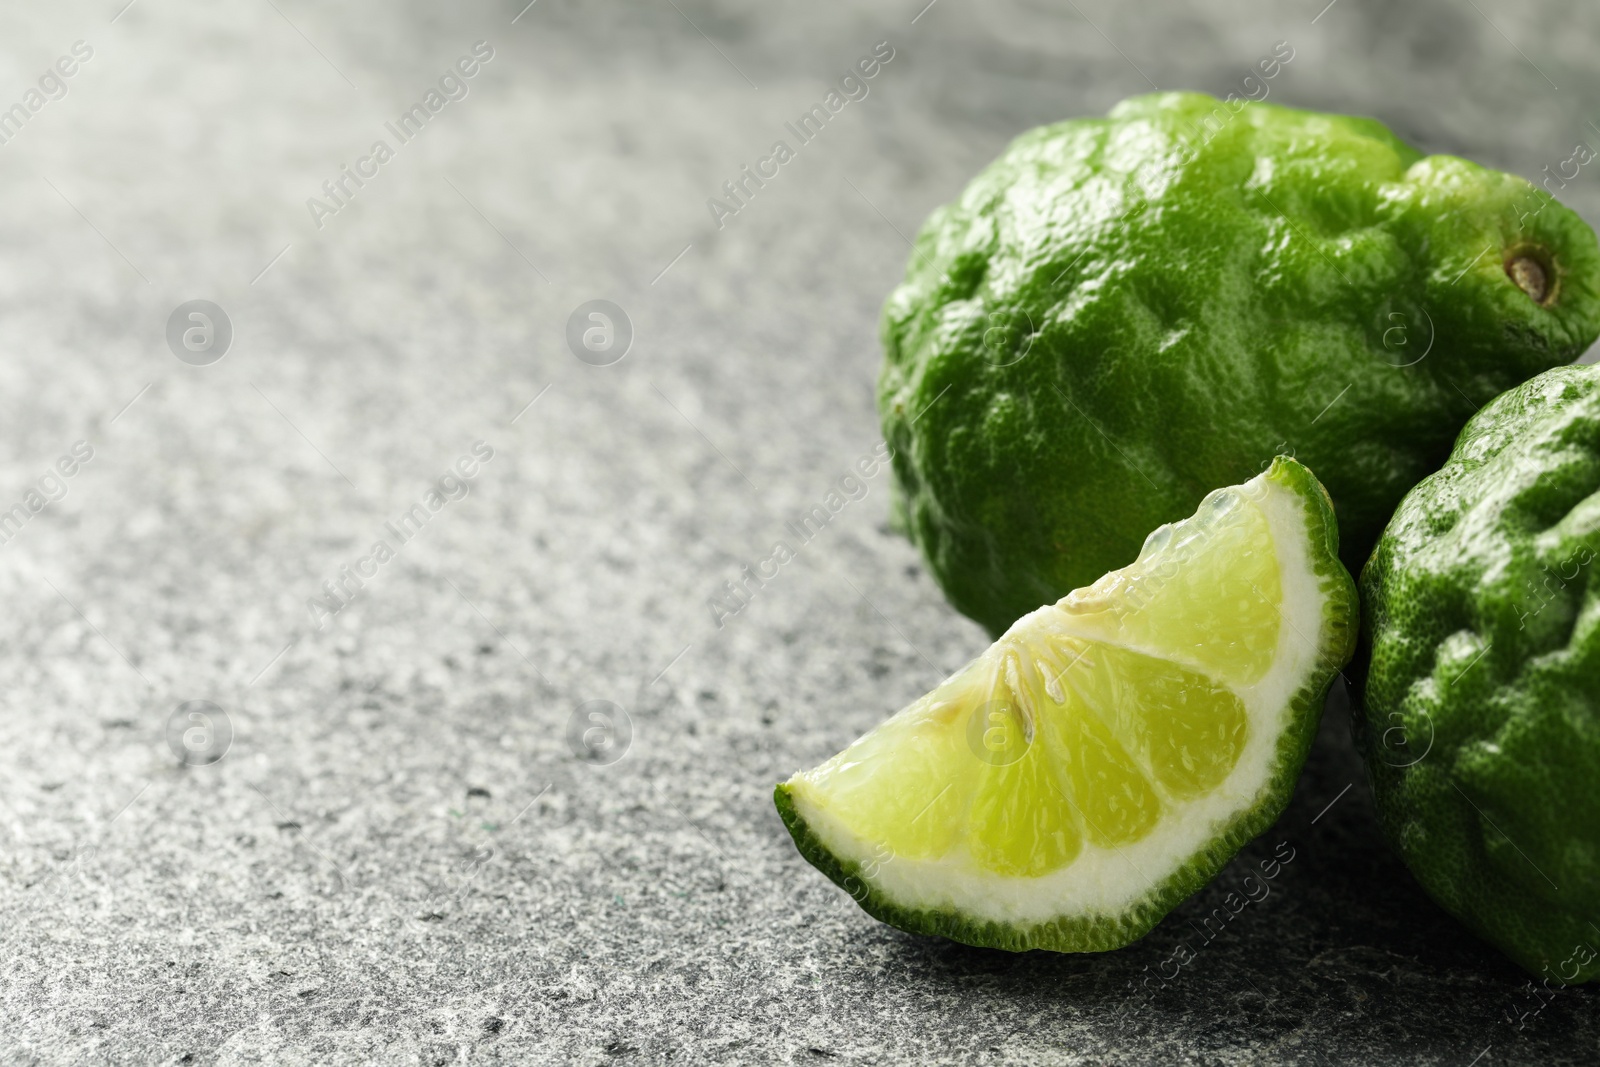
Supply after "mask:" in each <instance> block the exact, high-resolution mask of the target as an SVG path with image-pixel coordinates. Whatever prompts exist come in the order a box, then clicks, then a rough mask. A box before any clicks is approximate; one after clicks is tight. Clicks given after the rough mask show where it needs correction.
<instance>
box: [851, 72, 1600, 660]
mask: <svg viewBox="0 0 1600 1067" xmlns="http://www.w3.org/2000/svg"><path fill="white" fill-rule="evenodd" d="M1519 257H1520V258H1524V259H1527V260H1528V261H1531V262H1537V263H1538V264H1540V268H1539V270H1540V273H1541V274H1542V275H1544V276H1545V278H1546V282H1547V288H1548V292H1547V293H1545V294H1544V299H1543V300H1542V301H1536V300H1535V299H1533V298H1531V297H1530V296H1529V294H1528V293H1527V292H1525V291H1524V290H1523V289H1522V288H1519V286H1518V285H1517V284H1516V283H1515V282H1514V280H1513V278H1512V277H1511V275H1510V274H1509V273H1508V267H1510V266H1512V265H1513V264H1515V263H1517V262H1518V261H1519ZM1597 333H1600V248H1597V246H1596V242H1595V236H1594V233H1593V232H1592V231H1591V230H1590V229H1589V227H1588V226H1587V225H1586V224H1585V223H1584V222H1583V220H1582V219H1580V218H1579V217H1578V216H1577V215H1576V214H1575V213H1573V212H1572V211H1571V210H1569V209H1568V208H1566V207H1564V206H1562V205H1561V204H1560V203H1559V202H1557V201H1555V200H1554V199H1553V198H1552V197H1551V196H1550V194H1549V193H1547V192H1546V191H1544V190H1543V189H1541V188H1539V187H1537V186H1534V185H1533V184H1531V183H1529V182H1528V181H1526V180H1525V179H1523V178H1521V177H1518V176H1516V175H1512V174H1505V173H1501V172H1498V171H1494V170H1489V169H1486V168H1484V167H1480V166H1478V165H1476V164H1473V163H1470V162H1468V161H1466V160H1462V159H1457V158H1454V157H1450V156H1428V157H1424V156H1422V155H1421V153H1419V152H1417V151H1416V150H1415V149H1413V148H1411V147H1410V146H1409V145H1406V144H1405V143H1404V142H1402V141H1401V140H1399V139H1398V138H1397V137H1395V136H1394V135H1393V134H1392V133H1391V132H1390V131H1389V130H1387V129H1386V128H1384V127H1383V126H1382V125H1381V124H1379V123H1377V122H1375V121H1372V120H1370V119H1361V118H1350V117H1345V116H1338V115H1323V114H1317V113H1314V112H1307V111H1299V110H1294V109H1290V108H1282V107H1277V106H1274V105H1268V104H1255V103H1238V102H1235V103H1233V104H1225V103H1223V102H1221V101H1218V100H1216V99H1214V98H1212V97H1209V96H1205V95H1203V94H1198V93H1165V94H1159V95H1151V96H1141V97H1136V98H1133V99H1130V100H1127V101H1125V102H1123V103H1122V104H1119V105H1118V106H1117V107H1116V108H1114V109H1113V110H1112V111H1111V113H1110V114H1109V115H1108V116H1107V117H1105V118H1086V119H1074V120H1071V121H1068V122H1061V123H1057V124H1055V125H1051V126H1045V127H1041V128H1039V129H1036V130H1033V131H1031V132H1029V133H1026V134H1024V135H1022V136H1021V137H1019V138H1018V139H1017V140H1016V141H1015V142H1014V143H1013V144H1012V145H1011V146H1010V147H1009V148H1008V149H1007V150H1006V151H1005V153H1004V154H1003V155H1002V156H1001V157H1000V158H999V159H998V160H996V161H995V162H994V163H993V164H991V165H990V166H989V167H988V168H986V169H985V170H984V171H983V172H982V173H981V174H979V175H978V176H977V177H976V178H974V179H973V181H972V183H971V184H970V185H969V186H968V187H967V189H966V190H965V191H964V192H963V193H962V194H961V196H960V197H959V198H958V199H957V200H956V201H955V202H953V203H951V204H948V205H946V206H944V207H941V208H939V209H938V210H937V211H935V212H934V213H933V214H932V215H931V216H930V217H929V219H928V220H927V222H926V223H925V224H924V225H923V227H922V230H921V232H920V233H919V235H918V237H917V241H916V248H915V250H914V252H913V253H912V255H911V256H910V258H909V260H908V265H907V270H906V277H905V280H904V282H903V283H902V284H901V285H900V286H899V288H897V289H896V290H895V291H894V293H893V294H892V295H891V296H890V297H889V299H888V300H887V302H886V303H885V305H884V310H883V319H882V336H883V345H884V365H883V370H882V374H881V376H880V379H879V383H878V407H879V412H880V414H881V416H882V420H883V428H884V437H885V439H886V440H887V441H888V442H889V444H890V445H891V446H892V448H893V450H894V457H895V458H894V470H895V476H896V483H897V487H898V488H897V492H898V493H899V497H898V501H897V508H896V510H897V513H898V518H897V521H898V522H899V523H900V524H901V525H903V526H904V527H905V528H906V530H907V531H908V532H909V533H910V535H911V536H912V538H913V539H914V540H915V541H916V542H917V543H918V545H919V546H920V547H921V549H922V551H923V554H924V556H925V557H926V559H927V561H928V566H929V569H930V571H931V572H932V573H933V575H934V576H935V577H936V578H937V579H938V581H939V582H940V584H941V586H942V587H943V588H944V591H945V593H946V595H947V596H948V597H949V598H950V601H951V603H952V604H953V605H955V607H956V608H957V609H959V610H960V611H962V612H964V613H966V614H968V615H970V616H972V617H973V618H974V619H976V620H977V621H978V622H980V623H982V624H983V625H984V626H986V627H987V628H988V629H989V631H990V633H991V634H995V635H998V634H999V633H1000V632H1001V631H1002V630H1004V629H1005V628H1006V627H1007V626H1008V625H1010V624H1011V622H1012V621H1013V620H1015V619H1016V618H1018V617H1020V616H1021V615H1023V614H1024V613H1026V612H1028V611H1031V610H1033V609H1034V608H1035V607H1037V606H1038V605H1040V604H1044V603H1049V602H1052V601H1054V600H1056V599H1057V598H1059V597H1060V596H1062V595H1063V594H1065V593H1066V592H1067V591H1068V590H1070V589H1074V588H1077V587H1080V586H1084V585H1087V584H1089V583H1090V582H1092V581H1094V580H1095V579H1096V578H1098V577H1099V576H1100V575H1101V574H1103V573H1105V572H1106V571H1108V570H1111V569H1113V568H1116V567H1121V566H1124V565H1126V564H1127V563H1128V562H1129V561H1130V560H1132V559H1133V557H1134V556H1135V555H1136V554H1137V552H1138V550H1139V546H1140V543H1141V541H1142V540H1143V538H1144V535H1145V534H1146V533H1147V532H1149V531H1150V530H1152V529H1154V528H1155V527H1156V526H1158V525H1160V524H1161V523H1164V522H1171V521H1174V520H1176V519H1179V518H1181V517H1182V516H1184V515H1187V514H1189V513H1191V512H1192V511H1193V510H1194V508H1195V505H1196V504H1198V503H1199V501H1200V499H1201V498H1202V497H1203V496H1204V495H1205V494H1206V493H1207V492H1209V491H1210V490H1211V489H1213V488H1215V487H1216V486H1219V485H1231V484H1236V483H1238V482H1242V481H1244V480H1245V479H1246V478H1249V477H1251V476H1252V475H1254V474H1255V473H1256V472H1258V471H1259V470H1261V469H1262V465H1263V464H1264V463H1265V462H1266V461H1267V460H1269V459H1271V457H1273V456H1275V455H1277V454H1279V453H1288V454H1291V455H1294V456H1296V457H1297V458H1299V459H1300V460H1301V461H1302V462H1304V463H1305V464H1306V465H1307V466H1309V467H1310V468H1311V469H1312V470H1314V471H1316V472H1317V475H1318V477H1319V478H1320V479H1321V480H1322V482H1323V484H1324V485H1326V487H1327V489H1328V491H1329V493H1330V494H1331V495H1332V498H1333V501H1334V504H1335V506H1336V508H1337V509H1338V522H1339V530H1340V540H1341V545H1342V548H1343V551H1344V559H1345V562H1346V564H1347V565H1348V566H1349V567H1350V568H1351V569H1352V570H1353V571H1354V570H1357V569H1359V568H1360V566H1361V565H1362V564H1363V563H1364V562H1365V560H1366V557H1367V555H1368V554H1369V552H1370V551H1371V548H1372V546H1373V543H1374V542H1375V541H1376V539H1377V536H1378V533H1379V532H1380V531H1381V530H1382V528H1383V526H1384V524H1385V523H1386V522H1388V520H1389V517H1390V515H1392V514H1393V512H1394V508H1395V506H1396V505H1397V504H1398V503H1399V501H1400V498H1401V497H1402V496H1403V495H1404V494H1405V492H1406V490H1408V489H1409V488H1410V487H1411V486H1413V485H1415V484H1416V483H1417V482H1418V481H1419V480H1421V479H1422V478H1423V477H1425V476H1426V475H1428V474H1429V473H1431V472H1433V471H1434V470H1437V469H1438V467H1439V464H1440V463H1441V462H1443V460H1444V459H1445V457H1446V456H1447V455H1448V454H1449V451H1450V446H1451V444H1452V443H1453V441H1454V440H1455V437H1456V434H1457V433H1458V432H1459V430H1460V429H1461V427H1462V425H1463V424H1465V422H1466V420H1467V419H1468V418H1469V417H1470V416H1471V415H1472V414H1473V413H1474V411H1476V409H1477V408H1478V406H1480V405H1482V404H1485V403H1487V402H1488V401H1489V400H1490V399H1492V398H1493V397H1494V396H1496V395H1497V394H1499V393H1500V392H1502V391H1504V390H1505V389H1508V388H1510V387H1512V386H1513V385H1516V384H1518V383H1519V382H1522V381H1524V380H1526V379H1528V378H1530V377H1532V376H1533V375H1534V374H1537V373H1539V372H1540V371H1543V370H1545V369H1547V368H1549V367H1553V366H1557V365H1559V364H1563V363H1568V362H1571V361H1572V360H1573V359H1575V358H1577V357H1578V356H1579V355H1580V354H1581V353H1582V352H1583V351H1584V350H1585V349H1586V348H1587V347H1588V345H1589V344H1590V343H1591V342H1593V341H1594V339H1595V337H1596V334H1597Z"/></svg>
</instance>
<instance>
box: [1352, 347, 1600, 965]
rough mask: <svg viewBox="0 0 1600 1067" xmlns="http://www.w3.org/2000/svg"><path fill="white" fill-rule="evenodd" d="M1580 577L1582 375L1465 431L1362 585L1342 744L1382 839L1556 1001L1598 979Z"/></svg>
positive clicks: (1590, 470)
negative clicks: (1549, 987) (1348, 722)
mask: <svg viewBox="0 0 1600 1067" xmlns="http://www.w3.org/2000/svg"><path fill="white" fill-rule="evenodd" d="M1597 559H1600V367H1592V366H1574V367H1561V368H1558V369H1556V370H1552V371H1548V372H1546V373H1545V374H1542V375H1540V376H1539V377H1537V378H1534V379H1533V380H1532V381H1529V382H1527V383H1525V384H1524V385H1521V386H1519V387H1517V388H1516V389H1513V390H1511V391H1510V392H1508V393H1505V394H1504V395H1502V396H1501V397H1499V398H1498V399H1497V400H1495V401H1494V402H1493V403H1491V404H1490V405H1489V406H1487V407H1485V408H1484V409H1483V411H1482V412H1480V413H1479V414H1478V415H1477V416H1476V417H1474V418H1473V419H1472V421H1470V422H1469V423H1468V424H1467V426H1466V428H1465V429H1464V430H1463V431H1462V433H1461V437H1460V440H1459V441H1458V442H1457V444H1456V448H1455V450H1454V452H1452V454H1451V456H1450V459H1449V460H1448V462H1446V463H1445V465H1444V466H1443V467H1442V468H1441V469H1440V470H1439V471H1438V472H1437V473H1436V474H1434V475H1432V476H1430V477H1429V478H1427V479H1426V480H1424V481H1423V482H1421V483H1420V484H1419V485H1417V487H1416V488H1415V489H1413V490H1412V491H1411V492H1410V493H1409V494H1407V496H1406V498H1405V500H1404V501H1403V502H1402V503H1401V505H1400V507H1399V509H1398V510H1397V511H1396V512H1395V515H1394V518H1393V520H1392V521H1391V522H1390V524H1389V527H1388V529H1387V530H1386V531H1385V532H1384V534H1383V537H1382V538H1381V539H1380V540H1379V542H1378V547H1377V550H1376V551H1375V552H1374V553H1373V556H1372V559H1371V561H1370V562H1369V563H1368V564H1367V567H1366V569H1365V570H1364V571H1363V572H1362V575H1361V588H1362V593H1363V600H1364V603H1365V604H1366V606H1367V613H1366V616H1367V617H1366V619H1365V620H1364V623H1363V641H1362V649H1361V662H1360V663H1359V664H1358V668H1357V670H1356V671H1355V672H1354V674H1355V677H1356V681H1357V684H1358V686H1359V690H1358V693H1357V694H1356V696H1357V699H1356V700H1354V701H1353V702H1352V715H1353V719H1352V727H1353V729H1354V733H1355V737H1356V741H1357V744H1358V747H1359V748H1360V750H1361V753H1362V756H1363V757H1364V759H1365V761H1366V765H1367V775H1368V780H1369V782H1370V784H1371V786H1372V789H1373V795H1374V798H1375V800H1376V804H1377V812H1378V821H1379V824H1380V826H1381V827H1382V829H1383V831H1384V835H1385V837H1386V838H1387V839H1388V840H1389V843H1390V844H1391V845H1392V846H1393V847H1394V849H1395V851H1396V852H1397V853H1399V855H1400V857H1401V859H1402V860H1403V861H1404V862H1405V864H1406V866H1407V867H1408V868H1409V869H1410V870H1411V872H1412V874H1413V875H1414V876H1415V877H1416V879H1417V881H1418V883H1419V884H1420V885H1421V886H1422V888H1423V889H1424V890H1425V891H1426V892H1427V893H1428V895H1429V896H1431V897H1432V898H1433V899H1434V900H1435V901H1437V902H1438V903H1439V905H1440V906H1441V907H1443V908H1444V909H1445V910H1446V911H1448V912H1450V913H1451V914H1452V915H1454V916H1455V917H1456V918H1457V919H1459V920H1460V921H1461V922H1462V923H1463V924H1465V925H1466V926H1467V927H1468V928H1470V929H1471V930H1472V931H1474V932H1475V933H1476V934H1478V936H1480V937H1482V938H1483V939H1484V940H1485V941H1488V942H1489V943H1490V944H1493V945H1495V946H1496V947H1498V948H1499V949H1500V950H1501V951H1503V952H1504V953H1505V954H1506V955H1507V956H1509V957H1511V959H1513V960H1515V961H1516V962H1517V963H1518V964H1520V965H1521V966H1523V967H1524V968H1526V969H1527V970H1529V971H1531V972H1533V973H1534V974H1535V975H1537V976H1540V977H1543V978H1545V979H1547V980H1549V981H1551V982H1554V983H1561V982H1566V983H1569V984H1570V983H1580V982H1592V981H1596V980H1600V617H1597V608H1600V595H1597V590H1600V583H1597V582H1595V581H1594V579H1593V577H1592V574H1591V572H1592V571H1593V568H1594V567H1595V565H1596V563H1595V560H1597ZM1480 649H1481V651H1479V650H1480ZM1585 956H1587V957H1588V959H1587V961H1585V959H1584V957H1585Z"/></svg>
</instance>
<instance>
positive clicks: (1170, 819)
mask: <svg viewBox="0 0 1600 1067" xmlns="http://www.w3.org/2000/svg"><path fill="white" fill-rule="evenodd" d="M1338 547H1339V546H1338V533H1337V526H1336V525H1335V522H1334V516H1333V507H1332V505H1331V504H1330V502H1329V500H1328V495H1327V493H1326V492H1325V491H1324V490H1323V488H1322V485H1321V484H1320V483H1319V482H1318V481H1317V480H1316V478H1315V477H1313V476H1312V474H1311V472H1310V471H1309V470H1307V469H1306V468H1305V467H1303V466H1301V465H1300V464H1299V463H1296V462H1295V461H1294V460H1292V459H1289V458H1287V457H1281V456H1280V457H1279V458H1278V459H1276V460H1274V461H1273V463H1272V466H1271V468H1270V469H1269V470H1267V471H1266V472H1265V473H1264V474H1261V475H1260V476H1258V477H1256V478H1253V479H1252V480H1250V481H1248V482H1246V483H1244V484H1243V485H1238V486H1233V487H1230V488H1226V489H1219V490H1217V491H1216V492H1213V493H1212V494H1211V495H1209V496H1207V497H1206V498H1205V501H1204V502H1203V503H1202V504H1201V505H1200V508H1199V510H1198V511H1197V512H1196V513H1195V514H1194V515H1193V516H1192V517H1190V518H1188V519H1185V520H1183V521H1182V522H1177V523H1173V524H1170V525H1167V526H1162V527H1161V528H1160V529H1158V530H1156V531H1155V532H1154V533H1152V534H1151V535H1150V537H1149V538H1148V539H1147V540H1146V541H1145V544H1144V548H1143V549H1142V550H1141V551H1140V553H1139V558H1138V559H1137V560H1135V561H1134V562H1133V564H1132V565H1130V566H1128V567H1125V568H1123V569H1122V570H1119V571H1112V572H1111V573H1110V574H1107V575H1105V576H1104V577H1103V578H1101V579H1100V580H1099V581H1098V582H1096V583H1094V585H1092V586H1089V587H1088V588H1085V589H1078V590H1075V591H1074V592H1072V593H1069V594H1068V595H1067V596H1066V597H1064V598H1062V599H1061V600H1060V601H1059V602H1057V603H1055V604H1051V605H1047V606H1046V607H1043V608H1040V609H1039V610H1038V611H1035V612H1033V613H1032V614H1030V615H1027V616H1024V617H1023V618H1021V619H1019V620H1018V621H1017V622H1016V623H1015V624H1014V625H1013V626H1012V627H1011V629H1009V630H1007V631H1006V633H1005V634H1004V635H1003V636H1002V637H1001V638H1000V639H999V640H998V641H996V642H995V643H994V644H993V645H992V646H990V648H989V649H988V651H986V652H984V653H983V654H982V655H981V656H979V657H978V658H977V659H976V660H974V661H973V662H972V663H971V664H969V665H968V666H967V667H965V668H963V669H962V670H960V671H958V672H957V673H956V674H954V675H952V676H951V677H950V678H949V679H948V680H946V681H945V682H944V683H943V684H941V685H940V686H939V687H938V688H937V689H935V690H934V691H933V692H931V693H929V694H928V695H926V696H924V697H922V698H921V699H920V700H917V701H916V702H914V703H912V704H911V705H910V706H909V707H907V708H905V709H904V710H903V711H901V712H900V713H899V714H897V715H895V716H894V717H893V718H891V719H889V720H888V721H887V722H885V723H883V724H882V725H881V726H879V727H877V728H876V729H874V730H872V731H871V732H870V733H868V734H867V735H866V736H864V737H862V738H861V739H860V740H858V741H856V742H855V743H854V744H853V745H851V746H850V747H849V748H847V749H845V750H844V751H843V752H841V753H839V754H838V755H837V756H834V757H833V758H832V759H830V760H828V761H827V762H826V763H824V764H822V765H821V766H820V767H817V768H815V769H814V770H810V771H803V772H801V773H799V774H796V775H795V776H794V777H793V778H791V779H789V781H787V782H785V783H783V784H782V785H780V786H778V787H777V793H776V800H777V805H778V811H779V812H780V813H781V814H782V816H783V821H784V823H785V824H786V825H787V826H788V828H789V832H790V833H791V834H792V835H793V837H794V840H795V844H796V845H797V846H798V847H799V849H800V852H801V854H802V855H803V856H805V858H806V859H807V860H809V861H810V862H811V863H812V864H814V865H815V866H816V867H817V868H818V869H819V870H821V871H822V872H823V873H824V874H826V875H827V876H828V877H829V878H831V879H833V881H834V882H836V883H837V884H838V885H839V886H841V887H842V888H843V889H845V890H846V891H847V892H848V893H850V895H851V896H852V897H854V898H855V900H856V901H857V903H859V904H860V905H861V907H863V908H864V909H866V911H867V912H869V913H870V914H872V915H874V916H876V917H877V918H879V919H881V920H883V921H884V922H887V923H890V924H892V925H894V926H898V927H900V928H901V929H903V930H909V931H912V932H914V933H921V934H938V935H942V936H944V937H948V938H952V939H954V940H956V941H962V942H965V943H967V944H970V945H983V946H989V947H993V948H1003V949H1013V950H1019V951H1020V950H1023V949H1034V948H1042V949H1053V950H1056V951H1059V952H1086V951H1100V950H1105V949H1112V948H1119V947H1121V946H1123V945H1126V944H1128V943H1129V942H1131V941H1134V940H1136V939H1137V938H1139V937H1141V936H1143V935H1144V934H1145V933H1146V932H1147V931H1148V930H1149V929H1150V928H1151V927H1152V926H1154V925H1155V924H1156V923H1157V922H1159V921H1160V920H1161V918H1162V917H1163V916H1165V915H1166V914H1167V912H1169V911H1171V910H1172V908H1174V907H1176V906H1177V905H1178V904H1179V903H1180V902H1182V901H1183V900H1184V899H1185V898H1187V897H1188V896H1189V895H1190V894H1191V893H1193V892H1194V891H1195V890H1197V889H1199V888H1200V887H1201V886H1203V885H1204V884H1205V883H1206V882H1207V881H1209V880H1210V879H1211V878H1212V877H1213V876H1214V875H1215V874H1216V873H1217V871H1218V870H1220V869H1221V867H1222V866H1223V864H1225V863H1227V861H1228V860H1229V859H1230V858H1231V857H1232V856H1233V854H1234V853H1235V852H1237V851H1238V850H1239V848H1240V847H1241V846H1242V845H1244V843H1245V842H1247V841H1249V840H1250V839H1251V838H1253V837H1255V836H1256V835H1257V834H1259V833H1261V832H1262V831H1264V830H1265V829H1267V827H1268V826H1270V825H1271V824H1272V822H1273V821H1274V820H1275V819H1276V818H1277V816H1278V814H1279V813H1280V812H1281V811H1282V810H1283V807H1284V805H1285V804H1286V803H1287V802H1288V800H1289V796H1290V794H1291V792H1292V791H1293V788H1294V782H1295V779H1296V777H1297V776H1298V775H1299V773H1300V768H1301V765H1302V764H1303V763H1304V762H1305V757H1306V752H1307V750H1308V749H1309V748H1310V745H1311V741H1312V738H1313V736H1314V735H1315V734H1316V730H1317V723H1318V721H1319V719H1320V718H1321V713H1322V703H1323V697H1324V694H1325V693H1326V691H1327V688H1328V685H1329V684H1330V683H1331V682H1332V680H1333V678H1334V676H1335V675H1336V674H1337V673H1338V672H1339V669H1340V668H1341V667H1343V666H1344V665H1345V663H1346V662H1347V661H1348V660H1349V658H1350V655H1351V652H1352V651H1353V649H1354V643H1355V635H1356V622H1357V620H1356V612H1357V608H1356V593H1355V586H1354V583H1353V582H1351V580H1350V575H1349V572H1347V571H1346V570H1345V569H1344V567H1343V565H1342V564H1340V562H1339V553H1338Z"/></svg>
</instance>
